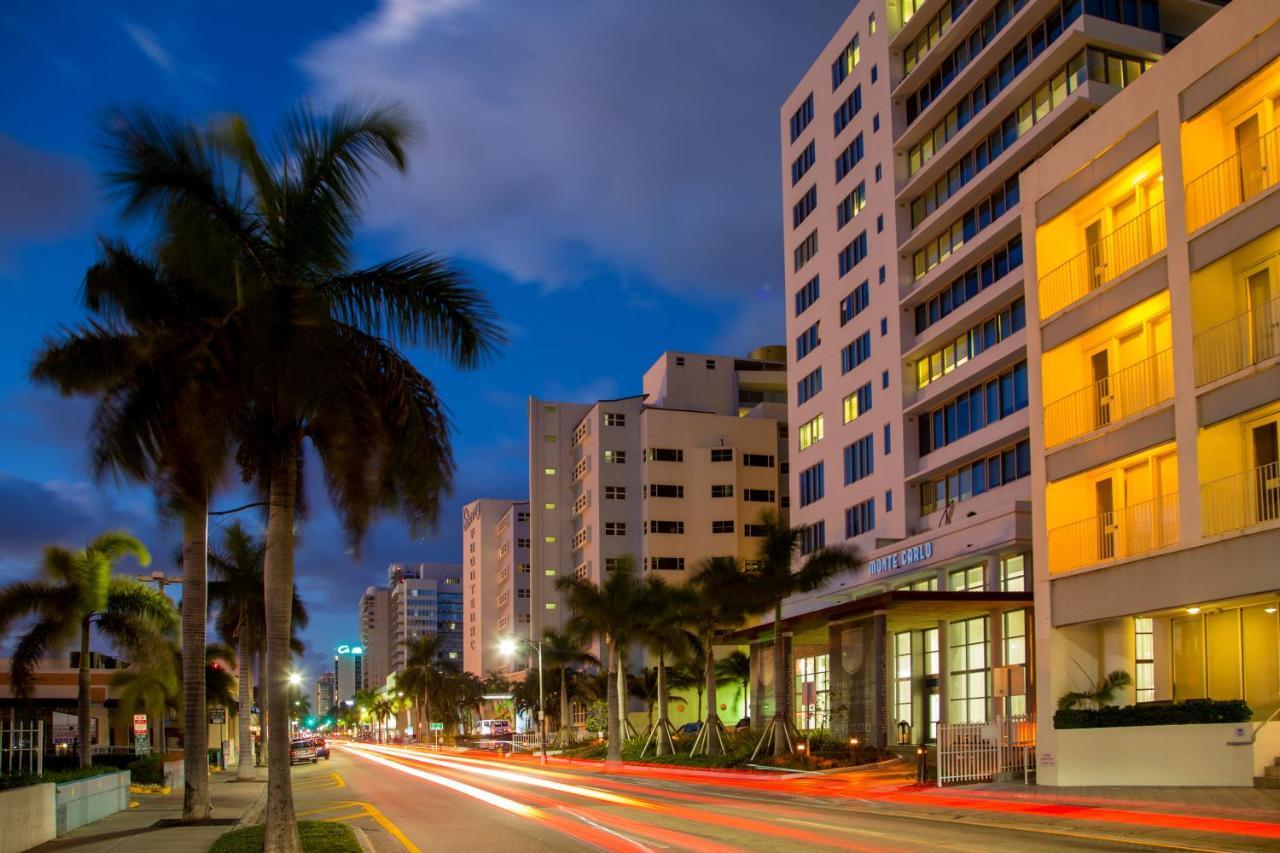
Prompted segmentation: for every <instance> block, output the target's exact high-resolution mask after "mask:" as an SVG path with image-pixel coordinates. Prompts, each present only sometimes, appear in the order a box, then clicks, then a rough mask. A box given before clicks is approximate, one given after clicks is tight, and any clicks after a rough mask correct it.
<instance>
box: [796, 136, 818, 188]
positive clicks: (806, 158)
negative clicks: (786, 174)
mask: <svg viewBox="0 0 1280 853" xmlns="http://www.w3.org/2000/svg"><path fill="white" fill-rule="evenodd" d="M815 152H816V149H815V148H814V145H813V140H812V139H811V140H809V144H808V145H806V146H805V149H804V150H803V151H801V152H800V156H799V157H797V158H796V159H795V161H794V162H793V163H792V164H791V186H793V187H794V186H795V185H796V184H798V183H800V179H801V178H803V177H804V176H805V173H806V172H808V171H809V170H810V169H811V168H813V163H814V159H815Z"/></svg>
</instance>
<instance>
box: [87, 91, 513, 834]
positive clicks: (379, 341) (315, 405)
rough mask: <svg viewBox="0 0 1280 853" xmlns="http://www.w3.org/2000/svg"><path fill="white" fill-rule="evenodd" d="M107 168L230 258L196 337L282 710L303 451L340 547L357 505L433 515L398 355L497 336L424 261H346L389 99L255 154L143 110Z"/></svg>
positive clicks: (460, 283) (477, 303)
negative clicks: (224, 286) (225, 381)
mask: <svg viewBox="0 0 1280 853" xmlns="http://www.w3.org/2000/svg"><path fill="white" fill-rule="evenodd" d="M112 133H113V137H114V139H115V141H116V145H115V148H114V152H115V155H116V159H117V166H116V171H115V172H114V174H113V179H114V180H115V182H116V185H117V186H118V187H120V188H121V191H122V192H121V194H122V195H123V196H124V200H125V204H126V212H129V213H155V212H160V213H162V214H165V215H167V216H169V217H177V218H179V219H180V220H181V221H182V222H188V221H192V220H194V221H198V222H199V223H200V225H201V227H202V228H204V229H205V231H206V232H207V233H208V234H209V235H210V238H209V241H208V242H209V244H210V245H215V246H218V247H219V248H222V249H224V250H225V254H226V255H227V257H228V258H229V259H230V263H231V264H232V265H233V266H234V270H235V278H234V283H235V286H236V294H237V303H236V307H235V309H234V311H232V312H230V313H229V314H228V315H227V316H226V318H225V319H224V322H222V323H221V324H220V325H219V327H218V330H217V332H216V333H215V334H214V335H213V338H212V341H211V343H210V349H211V350H212V351H214V352H215V353H216V354H217V358H216V359H215V360H213V361H212V363H211V372H212V373H213V374H214V375H216V376H218V377H224V376H230V377H232V378H233V379H234V387H235V388H236V390H237V392H239V394H240V395H241V398H240V399H241V400H242V401H243V403H242V404H241V405H237V406H236V408H235V409H234V412H235V414H236V423H235V426H236V432H235V435H236V438H237V442H238V445H237V452H236V458H237V461H238V462H239V464H240V467H241V470H242V472H243V473H244V474H245V476H247V477H250V478H251V479H252V480H253V482H254V483H255V484H256V485H257V487H258V488H259V489H260V490H261V492H262V494H263V495H264V496H265V497H266V502H267V549H266V604H267V620H266V650H267V671H268V672H267V679H266V680H267V684H268V691H267V708H268V712H269V715H270V716H272V717H274V718H275V719H284V718H285V717H286V716H287V709H286V707H285V703H284V696H283V692H282V691H280V690H276V689H272V687H274V686H279V685H282V684H284V683H285V681H286V679H287V675H288V669H289V666H290V663H291V655H290V651H289V640H290V630H289V620H290V615H291V608H290V604H291V601H292V596H293V576H294V550H295V540H294V522H295V517H296V516H297V514H298V510H299V493H300V477H301V475H302V473H303V472H302V460H303V459H304V447H305V445H306V443H307V442H309V443H310V444H311V445H312V447H314V448H315V450H316V455H315V458H318V459H319V460H320V463H321V465H322V468H323V473H324V479H325V483H326V485H327V487H328V491H329V496H330V499H331V501H332V503H333V505H334V506H335V508H336V509H337V511H338V513H339V515H340V517H341V518H342V521H343V524H344V527H345V528H346V531H347V533H348V535H349V538H350V540H351V543H352V545H353V546H354V545H358V544H359V541H360V539H361V538H362V535H363V533H364V532H365V530H367V528H368V525H369V524H370V523H371V521H372V520H373V518H374V516H375V515H376V514H377V513H378V512H381V511H387V510H391V509H395V508H401V509H402V511H403V514H404V516H405V517H406V520H407V521H408V522H409V524H410V526H411V528H412V529H413V530H414V531H415V532H418V531H421V530H424V529H426V528H428V527H430V526H431V525H433V524H434V522H435V521H436V519H437V518H438V515H439V512H440V502H441V497H442V495H443V494H444V493H445V492H447V491H448V489H449V488H450V486H451V483H452V479H453V462H452V453H451V449H450V442H449V426H448V422H447V418H446V416H445V412H444V407H443V405H442V403H441V401H440V400H439V399H438V397H437V396H436V392H435V388H434V386H433V385H432V384H431V382H430V381H428V380H427V378H426V377H424V376H423V375H422V374H421V373H420V372H419V371H418V370H417V369H416V368H415V367H414V366H413V364H412V363H410V362H409V360H408V359H407V358H405V356H404V355H403V354H402V353H401V352H400V351H399V350H398V349H397V347H398V346H399V345H402V344H404V345H424V346H426V347H429V348H431V349H433V350H435V351H436V352H438V353H440V354H442V355H444V356H445V357H446V358H447V359H448V360H449V361H450V362H452V363H453V365H455V366H456V367H459V368H471V367H474V366H476V365H477V364H479V363H480V362H481V361H482V360H483V358H484V357H485V356H486V355H487V354H489V353H490V352H491V351H492V350H493V348H494V347H495V346H496V345H497V344H498V343H500V342H501V341H502V340H503V336H502V333H501V331H500V330H499V328H498V326H497V324H496V322H495V320H494V316H493V313H492V309H491V308H490V306H489V304H488V302H487V300H485V299H484V297H483V296H481V295H480V294H479V293H478V292H477V291H476V290H475V289H474V288H472V287H471V286H470V284H469V283H468V282H467V280H466V279H465V277H464V276H463V275H462V274H461V273H459V272H457V271H456V270H454V269H453V268H451V267H450V265H449V264H448V263H447V262H445V261H443V260H441V259H439V258H436V257H432V256H430V255H425V254H411V255H406V256H403V257H399V258H395V259H393V260H390V261H387V262H384V263H381V264H376V265H373V266H370V267H366V268H363V269H356V268H353V264H352V257H353V248H352V244H353V236H354V230H355V224H356V222H357V219H358V214H359V206H360V203H361V202H362V201H363V198H364V194H365V190H366V188H367V184H368V181H369V179H370V177H371V176H372V174H373V173H374V171H375V170H376V169H377V168H378V167H380V166H389V167H391V168H393V169H396V170H401V171H403V170H404V169H405V168H406V157H405V145H406V143H407V142H408V141H409V139H410V137H411V136H412V129H411V127H410V125H409V123H408V121H407V119H406V118H405V115H404V113H403V111H402V110H401V109H399V108H394V107H377V106H361V105H357V104H347V105H343V106H339V107H338V108H336V109H335V110H334V111H333V112H332V113H331V114H329V115H327V116H317V115H315V114H313V113H312V112H310V111H308V110H306V109H305V108H304V109H299V110H297V111H295V112H294V113H293V114H292V115H291V116H290V117H289V119H288V120H287V121H286V123H285V126H284V128H283V130H282V131H281V132H280V133H279V134H278V135H277V137H276V139H275V142H274V145H273V147H272V149H270V150H264V149H263V148H262V147H261V146H260V145H259V144H258V142H257V141H256V140H255V139H254V137H253V135H252V134H251V133H250V131H249V129H248V126H247V124H246V123H245V121H244V120H243V119H239V118H233V119H230V120H224V121H223V122H221V123H220V125H219V126H218V127H216V128H214V129H212V130H202V129H200V128H197V127H194V126H192V125H190V124H182V123H179V122H175V121H171V120H166V119H162V118H156V117H153V116H150V115H146V114H134V115H131V116H122V117H120V118H119V119H118V120H117V121H116V122H115V123H114V124H113V128H112ZM268 738H269V748H268V781H267V790H268V800H267V809H266V831H265V845H266V847H267V848H268V849H271V850H273V851H280V853H296V852H297V851H298V850H299V849H300V841H299V838H298V833H297V825H296V817H295V814H294V807H293V795H292V789H291V787H290V783H289V763H288V762H289V758H288V732H287V731H286V730H285V729H284V728H283V727H281V726H272V727H270V728H269V729H268Z"/></svg>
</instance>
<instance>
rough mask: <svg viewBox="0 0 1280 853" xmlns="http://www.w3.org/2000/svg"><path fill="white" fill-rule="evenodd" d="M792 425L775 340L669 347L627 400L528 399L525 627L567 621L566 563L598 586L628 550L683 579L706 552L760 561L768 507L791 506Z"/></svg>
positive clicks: (646, 566)
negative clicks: (701, 350) (562, 581)
mask: <svg viewBox="0 0 1280 853" xmlns="http://www.w3.org/2000/svg"><path fill="white" fill-rule="evenodd" d="M786 430H787V427H786V380H785V374H784V370H783V352H782V348H781V347H766V348H764V349H762V350H758V351H756V352H755V353H752V355H751V356H750V357H748V358H734V357H732V356H708V355H699V354H694V353H679V352H667V353H663V354H662V357H661V358H659V359H658V361H657V362H655V363H654V365H653V366H652V367H651V368H649V370H648V371H647V372H646V373H645V375H644V380H643V393H641V394H637V395H635V396H632V397H623V398H621V399H617V400H600V401H598V402H595V403H590V404H582V403H563V402H551V401H547V400H539V399H535V398H530V400H529V484H530V489H529V491H530V497H529V512H530V515H531V524H530V531H531V536H530V538H531V539H532V550H531V564H532V571H531V583H530V590H531V591H530V604H529V607H530V609H529V613H530V622H529V624H528V626H527V633H528V634H529V635H530V636H540V635H541V634H542V632H543V631H544V630H545V629H546V628H550V627H556V628H558V627H562V626H563V624H564V621H565V620H566V619H567V618H568V616H567V614H566V613H565V612H564V608H563V607H562V606H561V601H560V594H559V593H558V592H557V591H556V586H555V584H556V580H557V579H558V578H559V577H561V576H563V575H566V574H569V573H572V574H574V575H576V576H578V577H583V578H587V579H589V580H591V581H593V582H597V583H598V582H600V580H601V579H603V578H604V577H606V576H607V573H608V572H609V570H610V568H611V567H612V566H613V565H614V564H615V561H617V560H620V559H622V558H624V557H630V558H632V559H634V561H635V567H636V571H637V572H638V573H642V574H644V573H649V572H655V573H658V574H660V575H661V576H662V577H664V578H667V579H668V580H671V581H672V582H674V583H681V582H683V580H684V579H685V578H687V577H688V576H690V575H691V574H692V573H693V572H694V570H695V569H696V566H697V564H698V561H699V560H701V559H702V558H704V557H709V556H713V555H720V554H729V555H734V556H738V557H740V558H743V559H751V558H753V557H754V556H755V554H756V551H757V543H758V541H759V540H758V538H756V537H757V535H758V530H757V524H758V522H759V519H760V515H761V513H762V512H763V511H765V510H774V511H779V510H785V509H786V507H787V490H786V486H785V483H786V476H785V475H786V471H787V467H786V466H787V461H786V460H787V451H786V443H787V432H786ZM516 627H519V625H518V624H517V626H516ZM522 633H524V632H522Z"/></svg>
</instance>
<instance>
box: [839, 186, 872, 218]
mask: <svg viewBox="0 0 1280 853" xmlns="http://www.w3.org/2000/svg"><path fill="white" fill-rule="evenodd" d="M866 206H867V182H866V181H859V182H858V185H857V186H856V187H854V188H853V192H851V193H849V194H848V195H847V196H845V197H844V199H843V200H842V201H841V202H840V203H839V204H838V205H836V228H837V229H839V228H843V227H845V226H846V225H848V224H849V221H850V220H851V219H853V218H854V217H855V216H857V215H858V214H859V213H861V212H862V209H863V208H864V207H866Z"/></svg>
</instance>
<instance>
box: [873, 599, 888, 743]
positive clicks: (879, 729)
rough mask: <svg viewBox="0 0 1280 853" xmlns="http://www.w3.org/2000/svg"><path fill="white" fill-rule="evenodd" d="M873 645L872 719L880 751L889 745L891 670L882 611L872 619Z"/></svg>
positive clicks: (886, 624)
mask: <svg viewBox="0 0 1280 853" xmlns="http://www.w3.org/2000/svg"><path fill="white" fill-rule="evenodd" d="M871 643H872V648H873V649H874V652H873V656H872V658H871V660H872V665H873V667H874V669H873V670H872V684H873V685H874V687H873V690H874V692H873V694H872V695H873V697H874V703H875V714H874V715H873V717H872V720H871V724H872V733H871V737H872V740H873V742H874V743H875V745H876V746H877V747H879V748H880V749H884V748H885V747H886V746H888V745H889V732H888V730H889V722H888V721H889V701H890V697H889V689H888V688H889V683H890V681H889V679H890V677H891V676H890V669H889V665H888V655H887V652H888V647H889V632H888V617H887V614H886V613H885V612H884V611H883V610H881V611H879V612H877V613H876V615H875V616H873V617H871Z"/></svg>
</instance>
